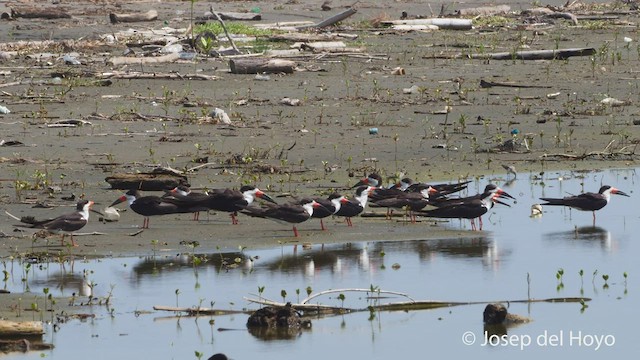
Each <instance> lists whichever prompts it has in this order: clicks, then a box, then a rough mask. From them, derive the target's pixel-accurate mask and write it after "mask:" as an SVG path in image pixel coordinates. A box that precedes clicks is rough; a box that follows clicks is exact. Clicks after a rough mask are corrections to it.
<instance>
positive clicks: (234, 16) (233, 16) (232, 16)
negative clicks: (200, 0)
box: [196, 12, 262, 21]
mask: <svg viewBox="0 0 640 360" xmlns="http://www.w3.org/2000/svg"><path fill="white" fill-rule="evenodd" d="M216 14H217V15H218V16H219V17H220V19H222V20H238V21H253V20H262V15H261V14H254V13H239V12H218V13H216ZM196 20H198V21H207V20H218V18H217V17H216V16H215V15H214V14H212V13H206V14H205V15H204V16H200V17H197V18H196Z"/></svg>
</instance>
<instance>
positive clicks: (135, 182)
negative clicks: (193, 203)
mask: <svg viewBox="0 0 640 360" xmlns="http://www.w3.org/2000/svg"><path fill="white" fill-rule="evenodd" d="M104 180H105V181H106V182H108V183H109V185H111V188H112V189H119V190H141V191H164V190H170V189H173V188H175V187H176V186H179V185H185V186H189V182H188V181H187V177H186V176H182V175H178V174H169V173H153V172H151V173H139V174H129V173H124V174H114V175H112V176H108V177H106V178H105V179H104Z"/></svg>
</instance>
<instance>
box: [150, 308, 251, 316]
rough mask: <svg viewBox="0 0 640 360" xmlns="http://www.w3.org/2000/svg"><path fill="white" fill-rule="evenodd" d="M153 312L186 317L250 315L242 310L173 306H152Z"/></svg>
mask: <svg viewBox="0 0 640 360" xmlns="http://www.w3.org/2000/svg"><path fill="white" fill-rule="evenodd" d="M153 310H156V311H172V312H184V313H187V315H188V316H199V315H233V314H251V311H243V310H222V309H210V308H202V307H194V308H185V307H174V306H164V305H154V306H153Z"/></svg>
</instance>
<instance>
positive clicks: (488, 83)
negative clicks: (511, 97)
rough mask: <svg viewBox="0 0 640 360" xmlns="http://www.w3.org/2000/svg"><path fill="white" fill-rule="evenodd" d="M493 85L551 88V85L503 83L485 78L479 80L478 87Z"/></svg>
mask: <svg viewBox="0 0 640 360" xmlns="http://www.w3.org/2000/svg"><path fill="white" fill-rule="evenodd" d="M495 86H500V87H512V88H525V89H530V88H532V89H547V88H551V86H547V85H522V84H514V83H503V82H493V81H486V80H482V79H481V80H480V87H481V88H490V87H495Z"/></svg>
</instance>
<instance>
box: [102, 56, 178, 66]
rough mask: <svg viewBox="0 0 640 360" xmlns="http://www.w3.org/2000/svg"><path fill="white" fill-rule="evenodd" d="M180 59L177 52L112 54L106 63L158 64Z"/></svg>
mask: <svg viewBox="0 0 640 360" xmlns="http://www.w3.org/2000/svg"><path fill="white" fill-rule="evenodd" d="M178 59H180V54H179V53H170V54H167V55H161V56H153V57H152V56H149V57H127V56H114V57H112V58H111V59H109V60H108V61H107V63H109V64H111V65H113V66H120V65H134V64H160V63H169V62H174V61H176V60H178Z"/></svg>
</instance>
